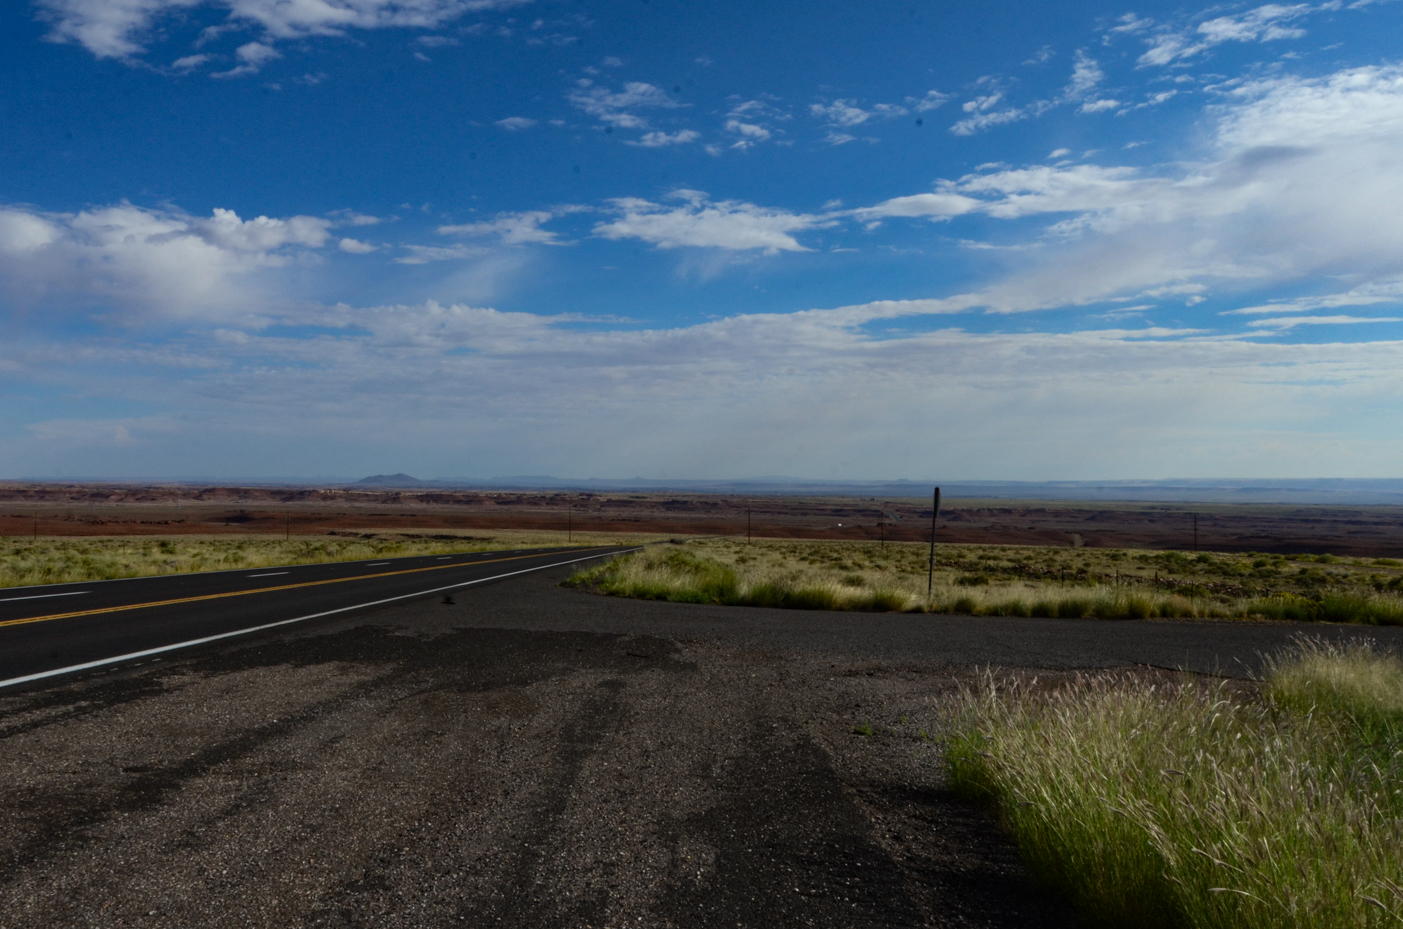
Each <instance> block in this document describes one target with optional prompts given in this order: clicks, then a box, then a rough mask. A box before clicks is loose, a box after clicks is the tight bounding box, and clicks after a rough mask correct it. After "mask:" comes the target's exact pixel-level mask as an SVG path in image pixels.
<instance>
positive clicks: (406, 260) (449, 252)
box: [395, 245, 487, 265]
mask: <svg viewBox="0 0 1403 929" xmlns="http://www.w3.org/2000/svg"><path fill="white" fill-rule="evenodd" d="M404 250H405V251H407V252H409V254H408V255H401V256H400V257H399V258H396V259H395V264H402V265H422V264H428V263H429V262H431V261H466V260H468V259H472V258H481V257H483V256H484V255H486V254H487V249H485V248H479V247H476V246H472V245H447V246H443V245H406V246H404Z"/></svg>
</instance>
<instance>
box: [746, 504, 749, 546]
mask: <svg viewBox="0 0 1403 929" xmlns="http://www.w3.org/2000/svg"><path fill="white" fill-rule="evenodd" d="M745 541H747V542H749V541H750V507H746V508H745Z"/></svg>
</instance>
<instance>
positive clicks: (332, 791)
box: [0, 575, 1403, 929]
mask: <svg viewBox="0 0 1403 929" xmlns="http://www.w3.org/2000/svg"><path fill="white" fill-rule="evenodd" d="M556 580H559V577H556V578H550V577H546V576H541V575H537V576H528V577H524V578H520V579H516V580H513V581H510V582H506V583H501V584H496V585H492V586H489V587H485V588H481V589H478V590H475V591H473V592H472V593H465V594H460V595H458V596H457V597H456V598H455V599H456V602H454V603H442V602H439V601H438V600H432V601H421V602H417V603H410V604H407V605H401V606H398V607H395V608H392V609H385V610H381V611H378V612H367V613H366V614H364V615H361V616H357V617H355V618H351V619H343V620H341V621H338V622H334V623H325V624H322V625H320V626H316V627H309V628H305V629H301V630H299V631H297V632H295V633H288V634H284V635H282V636H279V637H273V638H265V639H262V640H258V641H250V642H245V643H240V644H238V645H235V646H231V647H226V648H220V649H209V650H205V651H201V652H198V653H191V654H188V655H184V656H181V657H176V658H172V659H171V660H169V661H165V662H160V663H153V664H147V665H143V666H139V667H133V668H127V669H123V670H121V671H118V672H114V673H109V674H104V675H94V676H91V677H88V678H84V679H80V680H76V681H72V682H68V683H65V684H61V685H56V686H51V687H48V688H42V689H33V690H30V691H26V692H19V693H12V694H7V695H4V696H0V927H4V929H12V927H13V929H17V927H21V926H23V927H47V926H115V925H123V926H193V925H198V926H208V927H225V926H229V927H233V926H272V925H277V926H348V927H349V926H377V927H378V926H386V927H390V926H416V927H423V926H456V925H465V926H522V927H527V926H530V927H538V926H546V927H549V926H562V927H563V926H571V927H575V926H619V927H622V926H676V927H692V926H722V925H724V926H728V927H730V926H757V927H759V926H767V927H768V926H834V927H837V926H854V927H856V926H874V927H875V926H952V927H953V926H960V927H963V926H1000V927H1003V926H1007V927H1013V926H1019V927H1040V926H1046V927H1054V926H1074V925H1077V922H1076V920H1075V919H1074V917H1072V916H1071V914H1070V913H1069V912H1068V911H1067V910H1066V909H1065V907H1064V906H1063V905H1062V904H1061V903H1060V902H1059V901H1057V900H1056V899H1054V898H1052V897H1050V896H1048V895H1046V894H1044V893H1041V892H1040V891H1039V890H1038V889H1036V888H1034V887H1033V886H1031V885H1030V884H1029V883H1028V881H1027V878H1026V876H1025V875H1024V874H1023V872H1022V869H1021V867H1020V865H1019V862H1018V859H1017V855H1016V853H1014V852H1013V850H1012V849H1011V847H1010V846H1009V845H1008V843H1007V842H1006V841H1004V840H1003V838H1002V837H1001V835H1000V834H999V833H998V831H997V829H996V828H994V826H993V825H992V824H991V823H990V822H989V821H988V820H987V819H985V818H984V817H983V816H981V815H980V814H978V813H977V812H976V811H974V810H972V809H971V808H969V807H968V806H966V805H964V804H962V803H960V802H958V801H956V800H955V799H954V798H952V797H951V796H950V795H949V794H948V792H946V790H945V787H944V785H943V782H942V777H941V768H940V755H939V744H938V742H936V741H933V740H930V739H927V738H925V737H924V736H923V734H929V733H938V731H939V726H940V724H941V723H940V719H941V702H942V698H943V696H944V695H946V694H948V693H950V692H951V690H952V688H955V687H958V686H960V684H961V682H962V681H967V680H968V679H969V678H970V676H971V674H972V673H973V668H974V667H975V666H977V665H987V664H996V665H1001V666H1005V667H1016V668H1025V669H1044V670H1043V672H1042V673H1049V672H1050V673H1066V672H1068V671H1070V670H1072V669H1077V668H1091V667H1127V666H1136V665H1140V666H1156V665H1157V666H1161V667H1175V666H1179V665H1182V666H1184V667H1187V668H1191V669H1193V670H1198V671H1206V672H1214V671H1216V672H1225V673H1230V674H1234V675H1240V674H1247V673H1250V671H1251V670H1252V668H1253V667H1254V662H1255V661H1256V660H1257V659H1256V658H1255V657H1254V656H1256V655H1257V653H1258V652H1260V651H1268V650H1271V649H1273V648H1276V647H1279V646H1280V645H1283V644H1285V643H1287V642H1288V641H1289V640H1290V637H1291V636H1292V635H1294V634H1296V633H1297V632H1298V631H1299V630H1297V629H1294V628H1291V627H1289V626H1282V625H1268V624H1260V625H1244V624H1231V625H1229V624H1215V623H1195V624H1185V623H1117V624H1112V623H1104V622H1080V621H1076V622H1074V621H1057V620H992V619H978V620H974V619H960V618H958V617H928V616H916V617H904V616H865V615H853V614H812V613H810V614H804V613H782V612H779V611H768V610H753V609H726V608H719V607H697V606H686V605H675V604H655V603H642V602H636V601H623V600H615V599H610V598H604V597H596V596H592V595H589V594H585V593H581V592H578V591H572V590H565V589H561V588H558V587H555V586H554V585H553V582H554V581H556ZM1310 631H1313V632H1321V633H1324V634H1326V635H1329V636H1356V635H1361V634H1362V635H1367V636H1370V637H1373V638H1376V639H1379V640H1381V641H1383V642H1384V643H1385V644H1392V645H1394V647H1397V646H1398V644H1399V636H1398V635H1397V633H1399V632H1403V630H1338V629H1331V630H1325V629H1313V630H1310ZM867 726H870V727H871V729H872V732H873V734H872V735H870V736H864V735H858V734H856V733H855V732H854V728H855V727H867Z"/></svg>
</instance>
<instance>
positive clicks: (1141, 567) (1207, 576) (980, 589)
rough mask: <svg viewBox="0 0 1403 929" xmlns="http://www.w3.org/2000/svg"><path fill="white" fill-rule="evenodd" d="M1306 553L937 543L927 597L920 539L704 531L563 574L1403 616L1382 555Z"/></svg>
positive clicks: (1244, 612) (724, 586)
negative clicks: (1298, 556)
mask: <svg viewBox="0 0 1403 929" xmlns="http://www.w3.org/2000/svg"><path fill="white" fill-rule="evenodd" d="M1311 557H1312V560H1311V561H1310V562H1302V563H1301V564H1300V565H1296V563H1295V562H1292V561H1291V560H1289V559H1287V558H1281V559H1279V560H1274V559H1268V558H1265V557H1262V556H1259V555H1256V554H1249V555H1233V554H1222V553H1214V554H1204V555H1198V556H1195V557H1192V558H1189V557H1186V556H1184V555H1183V553H1181V552H1143V551H1133V550H1129V551H1127V550H1117V549H1098V550H1095V551H1094V553H1088V552H1087V550H1086V549H1046V548H1043V549H1040V548H1030V547H1024V546H994V545H982V546H969V545H948V546H946V545H942V546H937V549H936V561H937V564H936V571H935V584H934V587H933V590H932V592H931V594H930V596H929V598H928V597H927V592H926V573H927V570H928V567H929V549H928V548H927V547H926V546H924V545H919V544H914V545H913V544H911V543H889V544H887V545H881V544H880V543H875V542H810V541H791V540H773V539H766V540H757V541H755V542H754V543H746V542H744V541H738V540H735V539H702V540H694V541H690V542H687V543H685V544H676V545H660V546H654V547H652V548H650V549H649V550H648V551H646V552H643V553H640V554H637V555H634V556H630V557H628V558H621V559H615V560H613V561H611V562H609V563H607V564H604V565H599V566H595V567H592V568H589V569H586V570H583V571H581V572H579V573H578V574H576V575H575V576H574V577H573V578H571V580H570V581H568V582H567V583H569V584H572V585H574V586H579V587H584V588H588V589H591V590H595V591H597V592H599V593H605V594H612V595H614V596H623V597H636V598H642V599H653V600H672V601H677V602H686V603H717V604H728V605H746V606H772V607H789V608H795V609H830V610H863V611H928V612H935V613H956V614H962V615H974V616H1030V617H1052V618H1074V619H1083V618H1085V619H1092V618H1095V619H1153V618H1202V619H1276V620H1293V621H1323V622H1355V623H1367V624H1372V625H1399V624H1403V596H1400V590H1403V572H1400V571H1398V570H1397V568H1396V567H1394V566H1393V565H1392V564H1380V562H1381V561H1387V560H1386V559H1378V560H1374V561H1368V560H1364V559H1352V560H1345V559H1338V558H1333V557H1332V556H1322V557H1325V558H1327V560H1326V561H1324V562H1321V561H1317V560H1315V556H1311ZM1319 564H1329V565H1330V568H1329V573H1325V571H1324V570H1323V569H1320V568H1317V567H1316V565H1319ZM1281 565H1286V566H1288V567H1286V568H1283V567H1281ZM1291 566H1296V567H1297V570H1290V567H1291ZM1400 567H1403V566H1400ZM1322 579H1323V580H1322Z"/></svg>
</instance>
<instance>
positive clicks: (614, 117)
mask: <svg viewBox="0 0 1403 929" xmlns="http://www.w3.org/2000/svg"><path fill="white" fill-rule="evenodd" d="M566 99H567V100H569V101H570V103H571V104H572V105H573V106H574V107H575V108H576V109H578V110H580V111H581V112H583V113H586V114H588V115H590V116H592V117H594V118H595V119H597V120H598V121H599V122H601V123H603V124H604V125H605V126H607V127H609V128H611V129H648V128H649V125H648V120H647V119H646V118H644V117H642V116H639V115H638V114H637V113H636V112H634V111H635V110H645V109H654V110H676V109H681V108H683V107H685V106H687V104H685V103H681V102H679V101H677V100H674V99H672V97H670V96H668V94H667V91H665V90H663V89H662V88H661V87H658V86H657V85H655V84H649V83H646V82H644V81H629V82H628V83H626V84H624V88H623V90H610V89H608V88H607V87H600V86H597V85H596V84H595V83H594V81H593V80H591V79H589V78H581V79H580V80H578V81H576V83H575V87H574V89H573V90H571V91H570V92H569V93H568V94H566Z"/></svg>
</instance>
